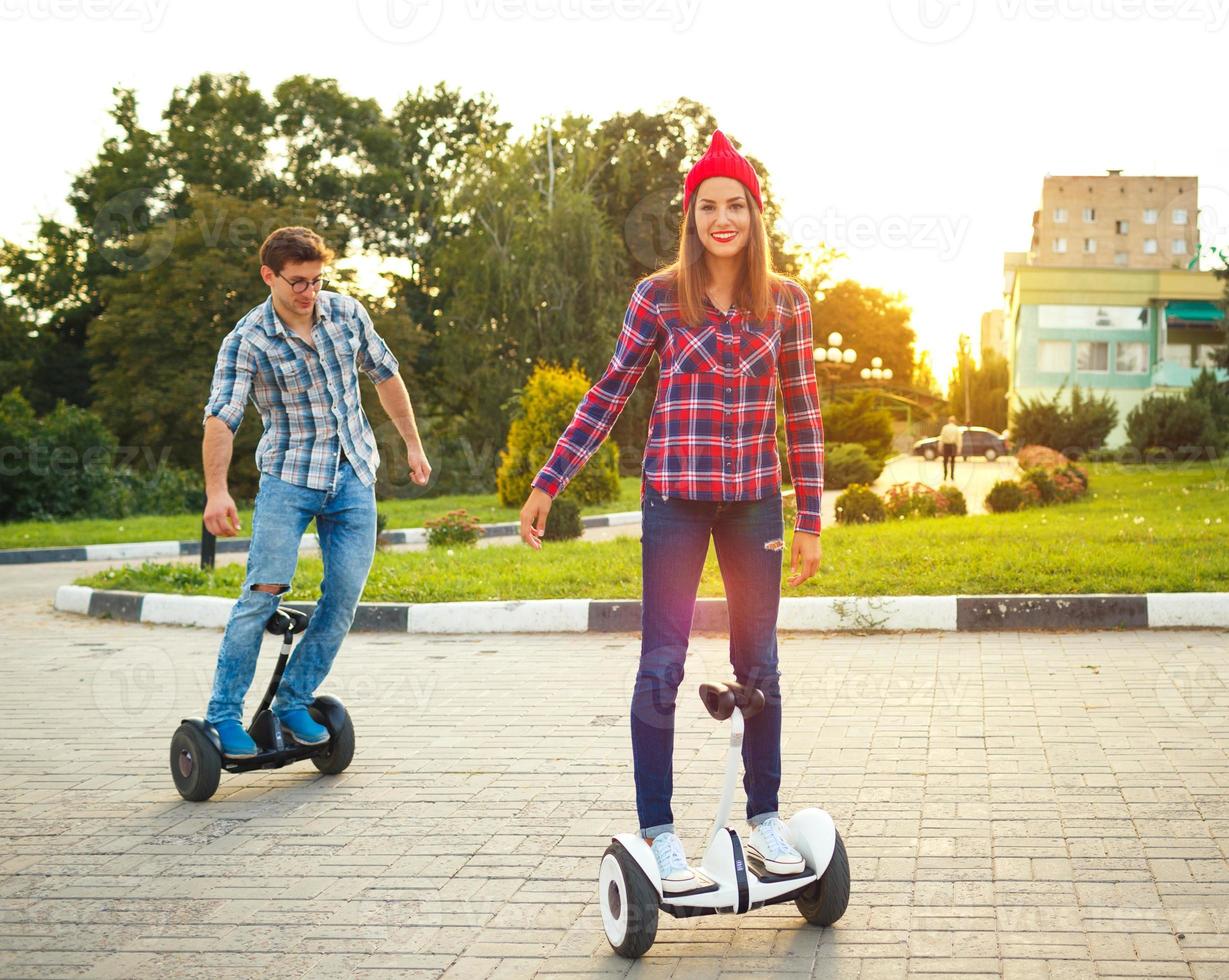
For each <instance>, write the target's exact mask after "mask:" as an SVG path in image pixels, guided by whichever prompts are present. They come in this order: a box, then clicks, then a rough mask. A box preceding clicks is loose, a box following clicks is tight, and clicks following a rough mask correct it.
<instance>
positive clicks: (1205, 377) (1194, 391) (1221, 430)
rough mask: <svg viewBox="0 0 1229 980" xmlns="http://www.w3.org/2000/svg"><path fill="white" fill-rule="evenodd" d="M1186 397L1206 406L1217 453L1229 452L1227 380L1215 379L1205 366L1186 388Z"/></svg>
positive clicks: (1228, 391) (1228, 394) (1228, 388)
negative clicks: (1210, 418) (1214, 435)
mask: <svg viewBox="0 0 1229 980" xmlns="http://www.w3.org/2000/svg"><path fill="white" fill-rule="evenodd" d="M1186 397H1187V398H1189V399H1190V400H1191V401H1198V402H1203V403H1204V404H1205V405H1207V406H1208V412H1209V413H1210V414H1211V416H1212V428H1213V429H1214V430H1215V432H1216V449H1217V453H1218V454H1221V453H1229V382H1224V381H1217V380H1216V375H1215V374H1213V373H1212V372H1211V371H1209V370H1208V368H1206V367H1205V368H1204V369H1203V370H1202V371H1200V372H1199V377H1197V378H1196V379H1195V380H1194V382H1193V383H1192V384H1191V386H1190V388H1189V389H1187V392H1186Z"/></svg>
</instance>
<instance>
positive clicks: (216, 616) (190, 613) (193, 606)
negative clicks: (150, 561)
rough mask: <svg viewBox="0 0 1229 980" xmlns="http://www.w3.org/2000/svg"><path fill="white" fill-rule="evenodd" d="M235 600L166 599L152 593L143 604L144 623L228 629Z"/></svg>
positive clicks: (217, 597)
mask: <svg viewBox="0 0 1229 980" xmlns="http://www.w3.org/2000/svg"><path fill="white" fill-rule="evenodd" d="M234 605H235V600H233V599H224V598H222V597H220V596H212V595H164V594H161V593H157V592H149V593H146V595H145V601H144V602H142V603H141V622H142V623H159V624H162V625H172V626H207V627H213V628H221V627H224V626H225V625H226V620H227V619H228V618H229V617H230V611H231V609H232V608H233V607H234Z"/></svg>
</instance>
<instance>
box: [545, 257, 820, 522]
mask: <svg viewBox="0 0 1229 980" xmlns="http://www.w3.org/2000/svg"><path fill="white" fill-rule="evenodd" d="M705 310H706V312H707V314H708V315H707V319H706V322H705V323H704V324H703V325H702V326H698V327H693V326H690V325H688V324H687V323H685V322H684V320H683V317H682V313H681V310H680V308H679V304H678V300H677V299H676V297H675V293H674V290H673V289H672V288H671V287H670V286H669V285H667V284H666V283H663V282H661V281H660V280H656V279H646V280H644V281H643V282H641V283H640V284H639V285H638V286H637V287H636V289H635V292H633V293H632V299H631V303H630V304H628V307H627V315H626V316H625V317H624V319H623V329H622V331H621V332H620V334H619V340H618V343H617V344H616V346H615V352H614V357H612V358H611V360H610V364H609V366H608V367H607V368H606V372H605V373H604V374H603V375H602V377H601V378H600V379H599V380H598V382H597V384H595V385H594V386H593V387H592V388H590V389H589V392H588V394H586V395H585V397H584V399H583V400H582V401H581V403H580V405H579V407H578V408H577V409H576V414H575V415H574V416H573V417H572V421H571V424H569V425H568V427H567V429H566V430H565V431H564V433H563V435H562V436H560V437H559V442H558V443H557V444H556V445H555V451H554V452H553V453H552V454H551V457H550V460H549V461H548V462H547V463H546V465H545V466H543V467H542V469H541V471H540V472H539V473H538V475H537V476H536V477H535V478H534V481H533V485H534V486H535V487H537V488H539V489H541V490H544V491H546V492H547V493H549V494H550V495H551V496H552V497H553V496H555V495H556V494H558V493H559V492H560V491H561V490H563V488H564V487H566V486H567V485H568V483H569V481H571V480H572V478H573V477H575V476H576V474H577V473H578V472H580V469H581V467H582V466H584V465H585V462H586V461H587V460H588V459H589V457H590V456H592V455H593V454H594V453H595V452H597V450H598V447H599V446H601V444H602V441H603V440H604V439H605V438H606V436H607V435H608V434H609V432H610V429H611V427H612V426H613V425H614V423H615V420H616V419H618V417H619V413H620V412H621V411H622V410H623V406H624V404H626V402H627V399H628V398H629V397H630V396H631V393H632V391H633V390H635V387H636V383H637V382H638V381H639V380H640V376H641V375H642V374H644V370H645V368H646V367H648V365H649V361H650V360H651V359H652V356H653V354H654V353H656V354H657V356H658V357H659V358H660V360H661V374H660V380H659V381H658V385H657V400H656V402H655V403H654V405H653V414H652V418H651V419H650V422H649V435H648V440H647V442H646V443H645V447H644V483H647V484H648V485H650V486H652V487H653V489H654V490H656V491H657V492H658V493H660V494H661V495H662V496H664V497H669V496H675V497H681V498H683V499H685V500H719V501H735V500H759V499H761V498H763V497H766V496H768V495H769V494H770V493H772V492H774V491H776V490H777V489H779V488H780V486H781V459H780V456H779V455H778V453H777V412H776V391H777V382H778V380H779V381H780V384H781V394H782V397H783V400H784V403H785V434H786V440H787V442H788V445H789V467H790V474H791V475H792V477H793V483H794V490H795V493H796V495H797V502H798V519H797V521H796V522H795V529H796V530H799V531H808V532H810V533H812V534H818V533H819V526H820V519H819V503H820V496H821V494H822V492H823V483H824V429H823V421H822V419H821V418H820V413H819V394H818V392H817V391H816V388H815V367H814V365H813V363H812V353H811V342H812V341H811V304H810V300H809V299H808V298H807V295H806V293H805V292H804V291H803V289H802V287H801V286H798V285H797V284H795V283H793V282H788V281H787V282H786V283H785V284H784V285H783V286H782V287H781V288H779V289H777V290H775V301H774V309H773V311H772V313H771V315H770V316H769V317H768V318H767V319H766V320H762V321H761V320H756V319H754V318H753V317H752V315H751V314H750V312H748V311H746V310H740V309H737V308H735V309H733V310H731V311H730V312H729V313H724V314H723V313H721V312H719V311H718V310H717V309H716V307H714V306H712V304H711V303H708V302H707V301H706V303H705Z"/></svg>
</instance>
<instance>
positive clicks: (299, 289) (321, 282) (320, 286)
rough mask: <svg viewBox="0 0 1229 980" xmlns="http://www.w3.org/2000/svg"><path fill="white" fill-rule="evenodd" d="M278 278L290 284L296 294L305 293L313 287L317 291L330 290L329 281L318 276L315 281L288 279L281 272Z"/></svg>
mask: <svg viewBox="0 0 1229 980" xmlns="http://www.w3.org/2000/svg"><path fill="white" fill-rule="evenodd" d="M277 278H279V279H281V280H282V281H283V282H287V283H289V284H290V288H291V289H293V290H294V291H295V292H296V293H305V292H307V290H308V289H309V288H310V287H311V286H315V287H316V290H317V291H321V290H324V289H328V288H329V281H328V280H327V279H325V278H324V277H323V276H317V277H316V278H315V279H287V278H286V277H285V276H283V275H282V274H281V273H280V272H279V273H277Z"/></svg>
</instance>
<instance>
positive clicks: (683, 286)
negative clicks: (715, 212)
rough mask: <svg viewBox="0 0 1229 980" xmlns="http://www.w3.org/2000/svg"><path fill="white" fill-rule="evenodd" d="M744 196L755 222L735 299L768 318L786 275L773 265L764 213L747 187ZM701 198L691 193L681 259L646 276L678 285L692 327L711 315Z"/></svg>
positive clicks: (682, 308) (682, 233)
mask: <svg viewBox="0 0 1229 980" xmlns="http://www.w3.org/2000/svg"><path fill="white" fill-rule="evenodd" d="M743 196H744V197H745V198H746V201H747V207H748V208H749V209H750V211H751V221H750V224H749V227H748V233H749V236H748V239H747V244H746V246H745V247H744V248H743V250H742V252H741V255H742V257H743V265H742V272H741V274H740V275H739V277H738V284H737V286H736V287H735V294H734V301H735V302H736V303H737V304H738V305H739V306H741V307H743V308H745V309H748V310H750V311H751V313H752V314H753V315H754V316H755V317H756V319H759V320H764V319H767V318H768V316H769V315H770V314H771V312H772V307H773V293H774V292H775V288H776V286H777V285H778V284H779V283H781V282H782V278H781V276H779V275H778V274H777V272H776V271H775V270H774V269H773V267H772V250H771V249H770V248H769V247H768V233H767V232H766V231H765V230H764V219H763V215H762V214H761V212H760V209H759V207H758V206H757V205H756V203H755V199H754V198H753V197H752V196H751V194H750V193H749V192H748V191H747V189H746V188H745V187H744V188H743ZM699 197H700V195H699V194H692V195H691V201H690V203H689V204H688V207H687V213H686V214H684V215H683V221H682V224H681V225H680V226H679V250H678V258H676V259H675V260H674V261H673V262H671V263H670V264H669V265H666V266H663V267H662V268H660V269H658V270H657V271H656V272H654V273H652V274H651V275H649V276H647V277H646V278H649V279H659V280H661V281H663V282H665V283H667V284H668V285H670V286H673V287H674V289H675V290H676V292H677V293H678V302H679V309H680V311H681V312H682V315H683V320H684V321H685V322H686V323H688V324H690V325H691V326H699V325H700V324H702V323H704V321H705V320H706V319H707V318H708V317H707V315H706V314H705V312H704V294H705V292H706V291H707V289H708V265H707V263H705V261H704V253H705V249H704V244H703V243H702V242H701V241H700V234H699V232H697V231H696V201H697V200H698V199H699Z"/></svg>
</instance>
